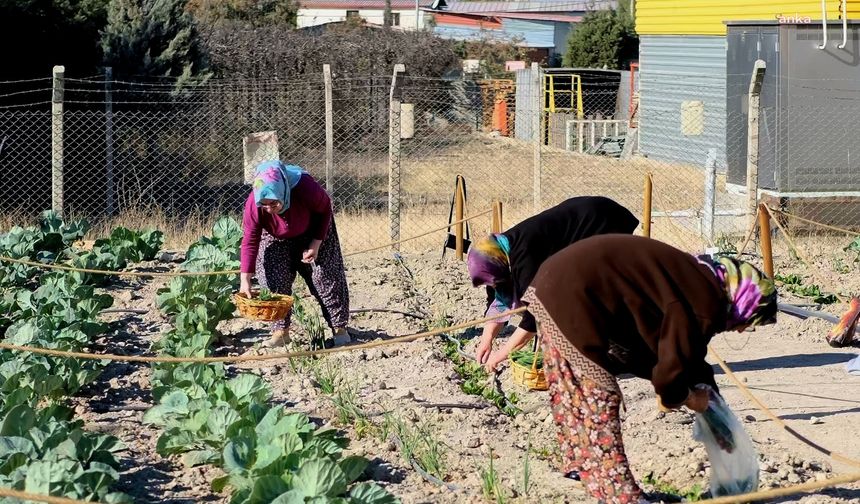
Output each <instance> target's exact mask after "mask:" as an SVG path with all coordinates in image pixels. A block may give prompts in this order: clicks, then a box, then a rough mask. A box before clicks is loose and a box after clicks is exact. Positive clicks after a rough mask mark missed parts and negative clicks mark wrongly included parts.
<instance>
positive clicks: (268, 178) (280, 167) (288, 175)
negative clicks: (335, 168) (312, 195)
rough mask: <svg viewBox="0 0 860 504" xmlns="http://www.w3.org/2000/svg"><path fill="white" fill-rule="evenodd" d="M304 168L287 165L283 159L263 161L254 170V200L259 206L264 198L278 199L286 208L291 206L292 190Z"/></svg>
mask: <svg viewBox="0 0 860 504" xmlns="http://www.w3.org/2000/svg"><path fill="white" fill-rule="evenodd" d="M303 173H305V171H304V170H302V169H301V168H299V167H298V166H291V165H285V164H284V163H282V162H281V161H277V160H275V161H263V162H262V163H260V164H258V165H257V168H256V170H254V183H253V187H254V201H255V202H256V203H257V206H258V207H260V206H262V205H261V204H260V202H261V201H262V200H264V199H272V200H278V201H280V202H281V203H283V204H284V210H286V209H288V208H290V191H291V190H292V189H293V188H294V187H296V184H298V183H299V179H300V178H301V177H302V174H303Z"/></svg>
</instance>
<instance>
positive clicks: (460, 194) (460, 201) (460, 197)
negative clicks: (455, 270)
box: [454, 175, 466, 261]
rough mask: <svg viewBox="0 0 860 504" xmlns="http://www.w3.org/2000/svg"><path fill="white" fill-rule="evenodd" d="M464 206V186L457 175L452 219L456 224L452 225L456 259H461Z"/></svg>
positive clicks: (461, 177)
mask: <svg viewBox="0 0 860 504" xmlns="http://www.w3.org/2000/svg"><path fill="white" fill-rule="evenodd" d="M465 208H466V188H465V184H464V183H463V176H462V175H457V190H456V191H455V194H454V220H455V221H456V222H457V224H455V225H454V236H455V238H456V248H455V252H456V253H457V260H459V261H462V260H463V248H464V246H463V228H464V225H465V223H464V222H463V217H464V215H465Z"/></svg>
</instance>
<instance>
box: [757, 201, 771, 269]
mask: <svg viewBox="0 0 860 504" xmlns="http://www.w3.org/2000/svg"><path fill="white" fill-rule="evenodd" d="M758 232H759V234H760V235H761V256H762V258H763V260H764V273H765V275H767V276H768V278H770V279H773V248H772V247H771V243H770V212H769V211H768V209H767V205H765V204H764V203H761V204H760V205H759V207H758Z"/></svg>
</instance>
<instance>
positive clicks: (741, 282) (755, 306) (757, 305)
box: [697, 256, 777, 330]
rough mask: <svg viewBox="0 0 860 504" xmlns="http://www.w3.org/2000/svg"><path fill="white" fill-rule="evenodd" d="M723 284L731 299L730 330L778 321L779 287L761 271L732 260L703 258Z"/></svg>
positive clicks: (729, 309) (744, 262)
mask: <svg viewBox="0 0 860 504" xmlns="http://www.w3.org/2000/svg"><path fill="white" fill-rule="evenodd" d="M697 259H698V260H699V262H700V263H702V264H704V265H705V266H707V267H708V268H710V269H711V271H712V272H713V273H714V275H715V276H716V277H717V280H719V281H720V283H721V284H722V285H723V289H725V291H726V296H727V297H728V299H729V306H728V316H727V317H726V330H730V329H733V328H735V327H739V326H744V325H751V326H756V325H767V324H773V323H774V322H776V309H777V307H776V287H774V284H773V280H771V279H769V278H767V276H765V275H764V274H763V273H762V272H761V271H760V270H759V269H758V268H756V267H755V266H753V265H752V264H750V263H748V262H746V261H740V260H737V259H733V258H731V257H719V258H717V259H712V258H711V257H710V256H699V257H698V258H697Z"/></svg>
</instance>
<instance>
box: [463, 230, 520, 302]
mask: <svg viewBox="0 0 860 504" xmlns="http://www.w3.org/2000/svg"><path fill="white" fill-rule="evenodd" d="M510 250H511V245H510V242H509V241H508V237H507V236H505V235H503V234H491V235H490V236H487V237H485V238H481V239H480V240H478V241H477V242H476V243H474V244H473V245H472V246H471V247H470V248H469V257H468V259H467V261H466V264H467V266H468V268H469V276H471V277H472V285H473V286H474V287H478V286H481V285H492V286H494V290H495V292H496V300H497V302H498V303H500V304H501V305H502V306H506V307H508V308H511V307H513V304H514V299H513V285H512V284H511V264H510V259H509V257H508V254H509V253H510Z"/></svg>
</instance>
